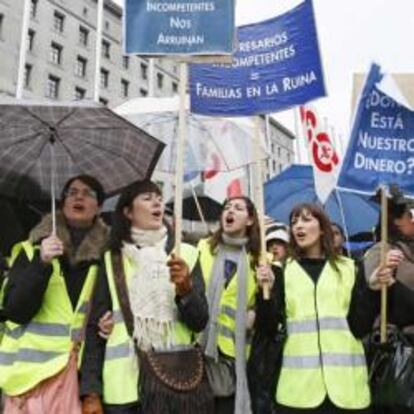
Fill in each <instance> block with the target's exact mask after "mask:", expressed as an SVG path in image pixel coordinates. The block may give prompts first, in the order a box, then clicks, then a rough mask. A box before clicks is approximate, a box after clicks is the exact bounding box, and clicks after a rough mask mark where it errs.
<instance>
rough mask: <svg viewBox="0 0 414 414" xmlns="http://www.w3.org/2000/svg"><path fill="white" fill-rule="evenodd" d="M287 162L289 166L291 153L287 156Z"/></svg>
mask: <svg viewBox="0 0 414 414" xmlns="http://www.w3.org/2000/svg"><path fill="white" fill-rule="evenodd" d="M287 161H288V164H290V152H288V154H287Z"/></svg>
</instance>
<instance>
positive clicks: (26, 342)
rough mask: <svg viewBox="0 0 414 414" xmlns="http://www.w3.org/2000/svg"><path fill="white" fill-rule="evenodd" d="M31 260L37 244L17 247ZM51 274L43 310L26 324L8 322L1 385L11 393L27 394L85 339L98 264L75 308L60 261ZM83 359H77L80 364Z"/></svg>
mask: <svg viewBox="0 0 414 414" xmlns="http://www.w3.org/2000/svg"><path fill="white" fill-rule="evenodd" d="M18 249H20V250H22V249H23V250H24V251H25V253H26V255H27V257H28V259H29V260H32V259H33V257H34V253H35V247H34V246H33V245H32V244H31V243H30V242H24V243H22V244H21V246H19V247H18ZM52 267H53V270H52V275H51V277H50V280H49V283H48V286H47V289H46V291H45V294H44V297H43V303H42V306H41V308H40V310H39V311H38V312H37V314H36V315H35V316H34V318H33V319H32V320H31V321H30V322H29V323H28V324H26V325H19V324H16V323H13V322H10V321H7V322H6V323H5V331H4V336H3V339H2V342H1V345H0V388H2V389H3V390H4V392H5V393H6V394H8V395H11V396H15V395H20V394H22V393H25V392H27V391H29V390H31V389H32V388H34V387H35V386H36V385H38V384H39V383H40V382H41V381H43V380H45V379H47V378H50V377H52V376H53V375H55V374H57V373H58V372H59V371H61V370H62V369H63V368H64V367H65V366H66V365H67V363H68V361H69V355H70V352H71V350H72V348H73V346H74V343H75V342H83V336H84V335H83V328H84V322H85V317H86V315H87V313H88V307H89V306H90V300H91V296H92V291H93V286H94V284H95V279H96V274H97V266H96V265H91V266H90V267H89V270H88V274H87V276H86V280H85V283H84V285H83V288H82V291H81V294H80V297H79V300H78V303H77V305H76V308H75V309H73V308H72V304H71V302H70V298H69V296H68V293H67V289H66V284H65V280H64V278H63V275H62V271H61V268H60V263H59V260H57V259H54V260H53V261H52ZM80 361H81V358H79V359H78V362H79V364H80Z"/></svg>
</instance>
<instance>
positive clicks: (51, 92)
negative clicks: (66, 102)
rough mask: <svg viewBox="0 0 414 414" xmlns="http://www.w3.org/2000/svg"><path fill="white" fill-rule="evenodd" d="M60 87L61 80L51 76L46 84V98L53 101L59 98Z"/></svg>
mask: <svg viewBox="0 0 414 414" xmlns="http://www.w3.org/2000/svg"><path fill="white" fill-rule="evenodd" d="M59 86H60V79H59V78H57V77H56V76H52V75H49V77H48V78H47V84H46V96H47V97H48V98H52V99H57V98H59Z"/></svg>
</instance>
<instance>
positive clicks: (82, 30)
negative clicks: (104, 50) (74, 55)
mask: <svg viewBox="0 0 414 414" xmlns="http://www.w3.org/2000/svg"><path fill="white" fill-rule="evenodd" d="M88 38H89V30H88V29H87V28H86V27H83V26H79V43H80V44H81V45H82V46H88Z"/></svg>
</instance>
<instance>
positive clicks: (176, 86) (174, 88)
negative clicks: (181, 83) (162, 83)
mask: <svg viewBox="0 0 414 414" xmlns="http://www.w3.org/2000/svg"><path fill="white" fill-rule="evenodd" d="M171 86H172V91H173V93H177V92H178V83H177V82H173V83H172V84H171Z"/></svg>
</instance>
